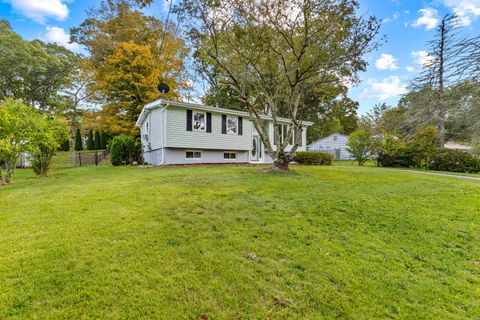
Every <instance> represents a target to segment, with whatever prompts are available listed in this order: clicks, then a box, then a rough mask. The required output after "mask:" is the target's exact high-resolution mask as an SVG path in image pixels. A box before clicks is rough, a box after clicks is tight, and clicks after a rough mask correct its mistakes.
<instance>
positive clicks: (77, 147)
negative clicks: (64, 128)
mask: <svg viewBox="0 0 480 320" xmlns="http://www.w3.org/2000/svg"><path fill="white" fill-rule="evenodd" d="M75 150H76V151H80V150H83V143H82V135H81V134H80V129H77V132H76V133H75Z"/></svg>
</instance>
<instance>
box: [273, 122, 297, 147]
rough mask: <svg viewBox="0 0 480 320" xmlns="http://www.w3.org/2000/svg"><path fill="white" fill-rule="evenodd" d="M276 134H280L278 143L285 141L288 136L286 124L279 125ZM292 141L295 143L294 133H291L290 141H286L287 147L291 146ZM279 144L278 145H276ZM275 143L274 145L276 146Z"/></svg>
mask: <svg viewBox="0 0 480 320" xmlns="http://www.w3.org/2000/svg"><path fill="white" fill-rule="evenodd" d="M277 128H278V133H279V134H280V137H279V138H280V143H282V142H283V141H285V139H287V134H288V124H279V125H278V127H277ZM293 141H295V131H294V132H292V136H291V137H290V141H288V144H289V145H293ZM278 144H279V143H278ZM278 144H277V143H276V141H275V145H278Z"/></svg>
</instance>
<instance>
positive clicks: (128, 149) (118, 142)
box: [110, 135, 141, 166]
mask: <svg viewBox="0 0 480 320" xmlns="http://www.w3.org/2000/svg"><path fill="white" fill-rule="evenodd" d="M140 148H141V143H140V141H139V140H138V139H135V138H134V137H132V136H125V135H121V136H116V137H115V138H113V140H112V142H111V143H110V162H111V163H112V164H113V165H114V166H120V165H123V164H127V165H129V164H132V163H133V162H134V161H138V160H139V158H140V153H141V149H140Z"/></svg>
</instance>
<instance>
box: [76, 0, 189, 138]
mask: <svg viewBox="0 0 480 320" xmlns="http://www.w3.org/2000/svg"><path fill="white" fill-rule="evenodd" d="M175 28H176V27H175V25H174V24H168V25H167V26H165V25H164V23H163V22H162V21H160V20H158V19H156V18H154V17H151V16H146V15H144V14H143V13H142V12H141V11H139V10H138V9H137V8H136V7H135V6H134V5H133V4H132V3H131V1H127V0H106V1H103V2H102V3H101V5H100V6H99V7H98V8H96V9H92V10H90V11H89V12H88V17H87V19H86V20H85V21H84V22H83V23H82V24H81V25H80V26H79V27H78V28H72V29H71V36H72V40H73V41H75V42H78V43H80V44H82V45H84V46H85V47H86V48H87V49H88V51H89V53H90V62H91V64H92V66H93V70H94V79H95V84H93V85H90V88H91V89H92V90H93V91H95V92H96V93H97V95H96V98H97V100H98V102H99V103H100V104H102V105H103V108H102V110H101V111H100V112H97V113H96V116H95V118H96V119H97V120H98V121H99V122H100V123H99V124H97V126H98V127H100V128H101V129H102V130H105V131H107V132H110V133H114V134H117V133H126V134H138V130H137V128H135V121H136V119H137V118H138V115H139V114H140V112H141V109H142V107H143V106H144V105H145V104H146V103H148V102H151V101H152V100H155V99H158V98H159V97H160V96H161V94H160V93H159V92H158V90H157V88H156V87H157V85H158V84H159V83H160V82H165V83H167V84H168V85H169V86H170V88H171V90H170V92H169V93H168V94H166V95H164V96H163V97H165V98H168V99H178V98H179V95H178V90H179V89H180V88H181V87H182V86H183V85H184V84H185V80H184V78H183V77H182V70H183V59H184V57H185V56H186V54H187V49H186V47H185V45H184V42H183V40H181V39H180V38H179V37H177V36H176V34H175Z"/></svg>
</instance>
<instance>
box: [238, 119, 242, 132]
mask: <svg viewBox="0 0 480 320" xmlns="http://www.w3.org/2000/svg"><path fill="white" fill-rule="evenodd" d="M238 135H239V136H241V135H243V118H242V117H238Z"/></svg>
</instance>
